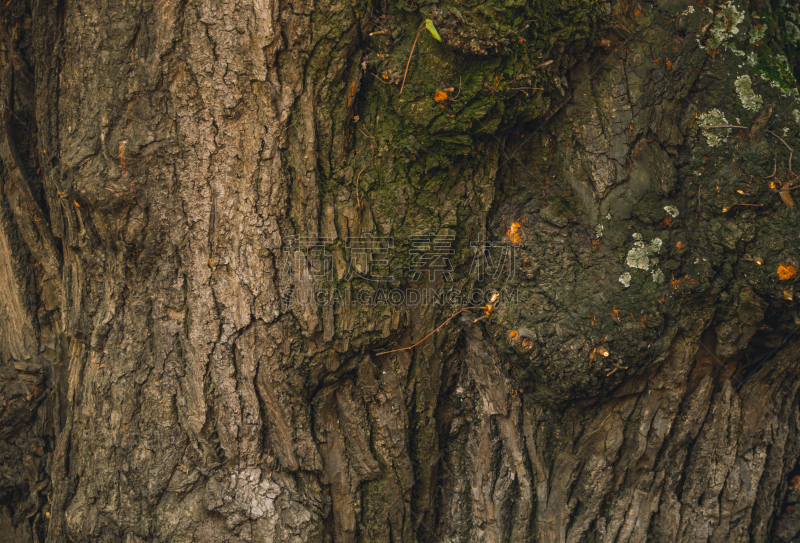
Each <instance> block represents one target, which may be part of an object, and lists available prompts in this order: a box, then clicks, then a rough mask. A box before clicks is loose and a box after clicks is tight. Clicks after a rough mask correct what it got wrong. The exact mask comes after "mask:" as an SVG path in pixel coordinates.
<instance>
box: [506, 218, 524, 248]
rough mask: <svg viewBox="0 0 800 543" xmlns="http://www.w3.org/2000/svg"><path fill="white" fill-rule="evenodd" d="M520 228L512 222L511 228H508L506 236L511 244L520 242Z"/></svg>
mask: <svg viewBox="0 0 800 543" xmlns="http://www.w3.org/2000/svg"><path fill="white" fill-rule="evenodd" d="M520 228H522V227H521V226H520V224H519V223H518V222H512V223H511V226H509V227H508V231H506V236H508V239H510V240H511V243H519V242H520V241H521V240H522V235H521V234H520V233H519V229H520Z"/></svg>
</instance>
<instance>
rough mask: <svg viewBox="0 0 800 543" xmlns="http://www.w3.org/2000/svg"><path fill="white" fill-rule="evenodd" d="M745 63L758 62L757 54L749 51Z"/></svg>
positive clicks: (753, 64)
mask: <svg viewBox="0 0 800 543" xmlns="http://www.w3.org/2000/svg"><path fill="white" fill-rule="evenodd" d="M747 64H749V65H750V66H755V65H756V64H758V55H756V54H755V52H754V51H750V53H748V55H747Z"/></svg>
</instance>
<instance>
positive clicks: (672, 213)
mask: <svg viewBox="0 0 800 543" xmlns="http://www.w3.org/2000/svg"><path fill="white" fill-rule="evenodd" d="M664 211H666V212H667V213H668V214H669V216H670V217H672V218H673V219H674V218H675V217H677V216H678V213H679V212H678V208H677V207H675V206H664Z"/></svg>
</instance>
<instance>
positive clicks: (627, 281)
mask: <svg viewBox="0 0 800 543" xmlns="http://www.w3.org/2000/svg"><path fill="white" fill-rule="evenodd" d="M619 282H620V283H622V286H623V287H625V288H628V287H629V286H631V274H629V273H628V272H625V273H623V274H622V275H620V276H619Z"/></svg>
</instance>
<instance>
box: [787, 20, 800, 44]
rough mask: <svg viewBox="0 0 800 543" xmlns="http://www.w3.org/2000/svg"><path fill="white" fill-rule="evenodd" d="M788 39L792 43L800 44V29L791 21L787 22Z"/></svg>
mask: <svg viewBox="0 0 800 543" xmlns="http://www.w3.org/2000/svg"><path fill="white" fill-rule="evenodd" d="M786 39H787V40H789V41H790V42H791V43H798V42H800V29H798V28H797V26H796V25H795V24H794V23H793V22H791V21H786Z"/></svg>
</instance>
